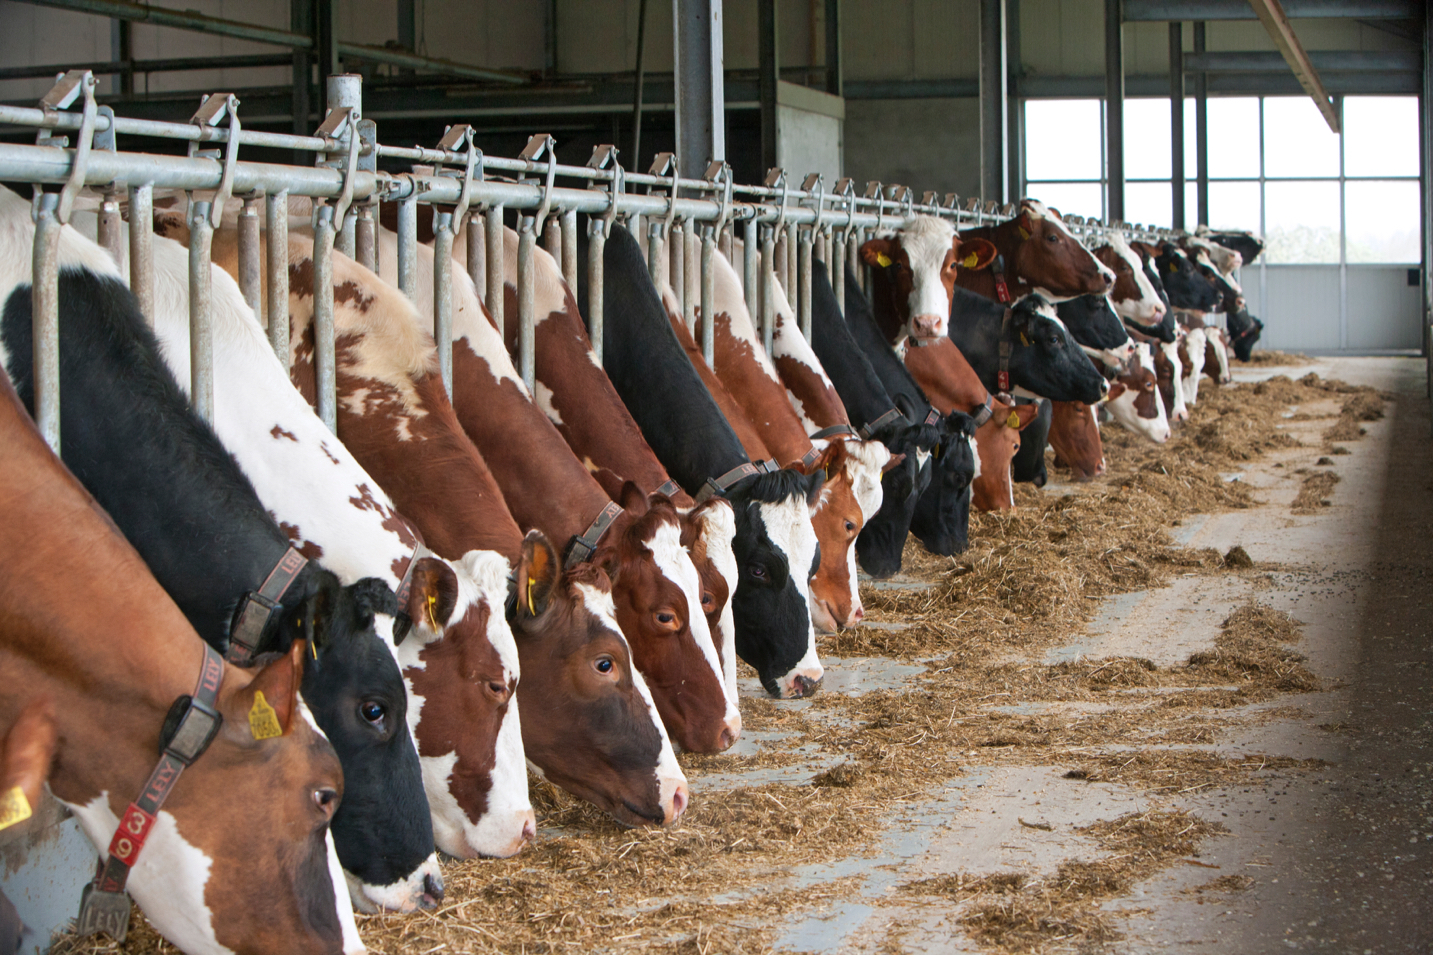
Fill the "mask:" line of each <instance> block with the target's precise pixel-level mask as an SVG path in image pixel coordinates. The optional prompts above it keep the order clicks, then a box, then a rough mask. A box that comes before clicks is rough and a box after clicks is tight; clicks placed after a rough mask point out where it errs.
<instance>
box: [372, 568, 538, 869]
mask: <svg viewBox="0 0 1433 955" xmlns="http://www.w3.org/2000/svg"><path fill="white" fill-rule="evenodd" d="M508 569H509V566H508V562H507V559H506V558H504V557H503V556H501V555H500V554H496V553H493V552H492V551H481V550H473V551H469V552H468V553H467V554H465V555H464V556H463V558H462V560H460V561H457V562H455V563H450V562H449V561H446V560H442V559H440V558H437V557H423V558H420V559H419V560H418V562H417V563H416V564H414V565H413V567H412V569H411V570H410V572H409V580H410V585H409V589H408V594H407V604H406V605H405V606H404V607H403V610H404V612H405V613H406V614H407V616H408V618H409V619H410V620H411V621H412V626H411V627H410V629H409V631H408V633H407V635H406V636H405V638H404V639H403V641H402V642H401V643H399V645H398V658H399V660H400V662H401V663H402V664H403V675H404V677H405V678H406V679H407V680H408V685H409V688H410V693H411V694H412V697H413V700H414V703H415V705H414V709H415V710H416V711H417V713H416V714H415V717H416V723H417V725H416V726H414V730H413V735H414V738H415V739H416V740H417V743H418V756H419V759H420V760H421V761H422V764H423V780H424V786H425V788H426V789H427V791H428V806H429V809H430V811H431V812H432V816H433V837H434V841H435V842H436V843H437V844H438V848H439V849H442V850H443V851H444V852H446V853H448V854H449V855H451V856H456V857H457V858H459V859H471V858H474V857H476V856H480V855H481V856H494V857H499V858H503V857H507V856H510V855H513V854H514V853H516V852H518V851H519V850H520V849H521V848H522V847H523V846H524V845H526V844H527V843H529V842H531V841H532V839H533V838H534V837H535V835H536V828H535V822H534V819H533V813H532V804H531V803H530V802H529V800H528V789H527V764H526V761H525V759H524V754H523V748H522V727H521V726H520V724H519V720H518V704H517V699H516V693H517V685H518V679H519V676H520V672H521V669H520V664H519V662H518V652H517V644H516V643H515V642H514V640H513V635H512V630H511V629H510V628H509V626H508V622H507V617H506V616H505V614H504V604H505V603H506V602H507V576H508Z"/></svg>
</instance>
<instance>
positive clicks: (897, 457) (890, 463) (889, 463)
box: [881, 451, 906, 474]
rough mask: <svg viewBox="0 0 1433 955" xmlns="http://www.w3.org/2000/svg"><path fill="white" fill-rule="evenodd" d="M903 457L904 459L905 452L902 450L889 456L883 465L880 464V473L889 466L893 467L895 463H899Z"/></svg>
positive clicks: (887, 469)
mask: <svg viewBox="0 0 1433 955" xmlns="http://www.w3.org/2000/svg"><path fill="white" fill-rule="evenodd" d="M905 459H906V453H905V452H904V451H902V452H900V453H899V454H893V455H891V456H890V459H889V460H887V461H886V463H885V464H884V465H882V467H881V473H882V474H885V473H886V472H887V471H889V470H890V469H891V468H893V467H895V466H896V465H898V464H900V463H901V462H902V461H904V460H905Z"/></svg>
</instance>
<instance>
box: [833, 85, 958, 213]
mask: <svg viewBox="0 0 1433 955" xmlns="http://www.w3.org/2000/svg"><path fill="white" fill-rule="evenodd" d="M845 174H846V175H848V176H850V177H851V178H853V179H855V180H856V182H857V184H858V191H859V189H861V188H864V186H865V183H866V182H867V181H868V180H871V179H878V180H880V181H881V182H884V183H895V182H898V183H901V184H902V185H907V186H910V187H912V188H913V189H915V190H916V191H917V193H919V192H920V191H922V190H925V189H935V190H938V191H939V192H940V193H941V194H942V195H943V194H944V193H947V192H956V193H959V194H960V195H962V196H977V195H979V194H980V111H979V109H978V107H977V104H976V101H975V100H974V99H903V100H848V101H847V103H846V172H845Z"/></svg>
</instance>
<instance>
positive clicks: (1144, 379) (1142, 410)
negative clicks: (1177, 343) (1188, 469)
mask: <svg viewBox="0 0 1433 955" xmlns="http://www.w3.org/2000/svg"><path fill="white" fill-rule="evenodd" d="M1151 347H1152V346H1151V345H1150V344H1149V343H1148V342H1140V343H1138V344H1137V345H1135V357H1134V358H1133V359H1131V361H1130V362H1129V363H1128V364H1126V365H1125V366H1124V367H1123V368H1121V369H1120V371H1119V374H1118V376H1117V377H1116V378H1115V380H1114V382H1113V383H1112V384H1111V385H1110V393H1109V397H1107V398H1106V399H1105V410H1106V411H1108V412H1109V414H1110V417H1112V418H1114V420H1116V421H1118V422H1119V423H1120V424H1121V425H1123V426H1124V427H1125V428H1127V429H1129V430H1130V431H1133V432H1134V433H1135V434H1138V435H1141V436H1143V437H1145V438H1148V439H1149V440H1150V441H1153V442H1154V443H1155V444H1163V443H1164V442H1166V441H1168V440H1169V435H1170V428H1169V416H1168V415H1167V414H1166V413H1165V407H1164V399H1163V397H1162V396H1161V395H1160V393H1159V379H1158V375H1157V373H1156V371H1155V362H1154V357H1153V355H1152V353H1151V351H1150V349H1151Z"/></svg>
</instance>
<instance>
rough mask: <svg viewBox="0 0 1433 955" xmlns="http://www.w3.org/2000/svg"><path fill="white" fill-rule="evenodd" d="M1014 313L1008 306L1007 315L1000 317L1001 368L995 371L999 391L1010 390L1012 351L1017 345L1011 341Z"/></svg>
mask: <svg viewBox="0 0 1433 955" xmlns="http://www.w3.org/2000/svg"><path fill="white" fill-rule="evenodd" d="M1006 301H1008V299H1007V300H1006ZM1012 314H1013V312H1012V311H1011V310H1010V309H1009V308H1006V309H1005V317H1004V318H1002V319H1000V370H999V371H998V372H996V373H995V385H996V388H997V390H999V391H1009V390H1010V353H1011V351H1013V350H1014V347H1015V346H1014V343H1012V342H1011V341H1010V316H1011V315H1012Z"/></svg>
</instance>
